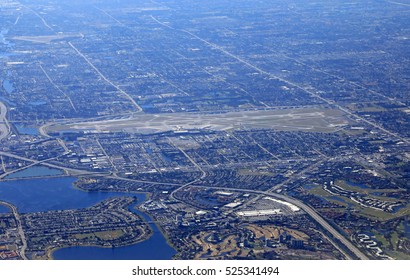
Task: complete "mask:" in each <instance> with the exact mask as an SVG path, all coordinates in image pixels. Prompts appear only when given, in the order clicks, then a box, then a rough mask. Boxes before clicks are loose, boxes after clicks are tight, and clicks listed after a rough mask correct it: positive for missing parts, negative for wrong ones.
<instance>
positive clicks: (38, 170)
mask: <svg viewBox="0 0 410 280" xmlns="http://www.w3.org/2000/svg"><path fill="white" fill-rule="evenodd" d="M62 174H64V171H62V170H61V169H56V168H50V167H46V166H32V167H29V168H26V169H23V170H21V171H17V172H14V173H11V174H10V175H7V176H6V177H5V179H16V178H30V177H41V176H55V175H62Z"/></svg>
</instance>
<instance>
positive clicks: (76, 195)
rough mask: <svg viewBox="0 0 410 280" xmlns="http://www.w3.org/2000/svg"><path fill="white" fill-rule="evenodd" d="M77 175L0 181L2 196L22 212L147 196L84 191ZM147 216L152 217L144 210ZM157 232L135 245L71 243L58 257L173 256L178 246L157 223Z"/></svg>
mask: <svg viewBox="0 0 410 280" xmlns="http://www.w3.org/2000/svg"><path fill="white" fill-rule="evenodd" d="M75 180H76V178H73V177H64V178H49V179H31V180H17V181H5V182H0V200H4V201H7V202H10V203H12V204H14V205H15V206H16V207H17V208H18V210H19V212H21V213H28V212H39V211H50V210H67V209H77V208H85V207H90V206H92V205H95V204H97V203H98V202H100V201H102V200H104V199H107V198H110V197H116V196H136V197H137V198H138V201H140V202H142V201H143V200H145V194H131V193H97V192H92V193H88V192H83V191H81V190H79V189H76V188H74V186H73V183H74V182H75ZM137 213H138V214H141V216H142V217H143V218H144V219H147V220H150V219H149V217H148V216H147V215H145V214H143V213H139V212H137ZM152 228H153V231H154V234H153V236H152V237H151V238H150V239H148V240H146V241H144V242H140V243H138V244H135V245H130V246H125V247H118V248H98V247H70V248H64V249H60V250H57V251H56V252H55V253H54V255H53V257H54V258H55V259H61V260H62V259H65V260H69V259H75V260H80V259H81V260H83V259H99V260H103V259H106V260H117V259H129V260H150V259H171V258H172V256H173V255H174V254H175V250H174V249H173V248H172V247H170V246H169V245H168V243H167V242H166V239H165V238H164V236H163V235H162V234H161V232H160V231H159V230H158V228H157V227H156V226H155V225H152Z"/></svg>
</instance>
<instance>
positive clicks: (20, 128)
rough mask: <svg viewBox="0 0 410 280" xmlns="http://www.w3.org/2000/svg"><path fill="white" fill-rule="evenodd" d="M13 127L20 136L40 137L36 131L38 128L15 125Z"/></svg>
mask: <svg viewBox="0 0 410 280" xmlns="http://www.w3.org/2000/svg"><path fill="white" fill-rule="evenodd" d="M15 127H16V129H17V131H18V133H20V134H25V135H40V132H39V131H38V128H36V127H30V126H24V125H19V124H15Z"/></svg>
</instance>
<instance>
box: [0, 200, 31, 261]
mask: <svg viewBox="0 0 410 280" xmlns="http://www.w3.org/2000/svg"><path fill="white" fill-rule="evenodd" d="M0 205H4V206H6V207H8V208H10V209H11V211H12V212H13V215H14V218H15V219H16V222H17V228H18V233H19V235H20V238H21V242H22V243H23V246H21V248H20V256H21V257H22V258H23V260H27V256H26V249H27V240H26V236H25V235H24V231H23V226H22V225H21V219H20V215H19V213H18V211H17V208H16V206H14V205H13V204H10V203H8V202H5V201H0Z"/></svg>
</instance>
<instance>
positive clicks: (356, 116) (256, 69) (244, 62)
mask: <svg viewBox="0 0 410 280" xmlns="http://www.w3.org/2000/svg"><path fill="white" fill-rule="evenodd" d="M396 4H397V3H396ZM151 18H152V20H154V21H155V22H157V23H158V24H160V25H162V26H164V27H166V28H169V29H172V30H176V31H179V32H183V33H186V34H188V35H190V36H191V37H193V38H195V39H197V40H199V41H201V42H203V43H204V44H205V45H208V46H209V47H211V48H213V49H215V50H218V51H220V52H221V53H223V54H224V55H226V56H228V57H230V58H233V59H235V60H236V61H238V62H240V63H242V64H244V65H246V66H247V67H249V68H251V69H253V70H255V71H257V72H258V73H260V74H262V75H265V76H267V77H268V78H271V79H275V80H278V81H281V82H283V83H286V84H288V85H290V86H292V87H295V88H298V89H300V90H302V91H304V92H306V93H308V94H310V96H312V97H315V98H317V99H319V100H321V101H323V102H325V103H326V104H328V105H330V106H332V107H336V108H337V109H339V110H340V111H342V112H344V113H346V114H347V115H350V116H352V117H354V118H355V119H358V120H361V121H362V122H364V123H366V124H368V125H369V126H372V127H374V128H377V129H379V130H381V131H383V132H384V133H386V134H388V135H390V136H392V137H394V138H396V139H399V140H401V141H403V142H405V143H407V144H408V143H410V140H409V139H407V138H406V137H402V136H401V135H399V134H397V133H395V132H392V131H390V130H388V129H385V128H384V127H382V126H381V125H379V124H378V123H375V122H372V121H369V120H367V119H365V118H364V117H362V116H360V115H358V114H356V113H354V112H352V111H351V110H349V109H347V108H346V107H343V106H342V105H340V104H337V103H336V102H335V101H333V100H331V99H328V98H324V97H322V96H320V95H319V94H318V93H316V92H315V91H313V90H310V89H306V88H305V87H303V86H301V85H299V84H296V83H295V82H292V81H289V80H287V79H284V78H282V77H279V76H276V75H274V74H272V73H270V72H268V71H265V70H263V69H262V68H260V67H258V66H256V65H254V64H252V63H250V62H249V61H246V60H245V59H243V58H241V57H239V56H237V55H235V54H233V53H231V52H229V51H227V50H226V49H224V48H223V47H221V46H219V45H217V44H215V43H212V42H210V41H207V40H205V39H203V38H201V37H199V36H197V35H195V34H194V33H192V32H190V31H188V30H185V29H177V28H174V27H172V26H170V25H168V24H166V23H163V22H161V21H159V20H157V19H156V18H155V17H153V16H152V15H151Z"/></svg>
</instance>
